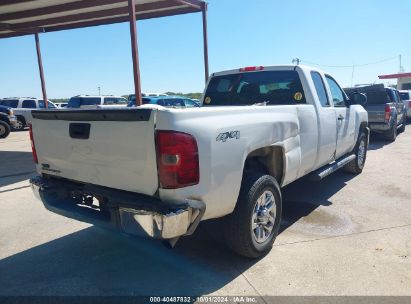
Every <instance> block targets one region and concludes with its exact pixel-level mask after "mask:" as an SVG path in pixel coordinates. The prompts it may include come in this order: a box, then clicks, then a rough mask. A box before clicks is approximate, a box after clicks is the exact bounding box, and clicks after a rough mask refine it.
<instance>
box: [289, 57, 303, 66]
mask: <svg viewBox="0 0 411 304" xmlns="http://www.w3.org/2000/svg"><path fill="white" fill-rule="evenodd" d="M291 62H292V63H296V64H297V65H300V62H301V59H300V58H294V59H293V61H291Z"/></svg>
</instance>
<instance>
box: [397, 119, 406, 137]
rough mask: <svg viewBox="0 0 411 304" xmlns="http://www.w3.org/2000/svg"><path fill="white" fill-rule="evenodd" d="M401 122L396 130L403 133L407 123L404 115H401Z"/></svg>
mask: <svg viewBox="0 0 411 304" xmlns="http://www.w3.org/2000/svg"><path fill="white" fill-rule="evenodd" d="M401 124H402V125H401V128H399V129H398V132H400V133H403V132H404V131H405V125H406V124H407V119H406V118H405V115H404V116H403V119H402V122H401Z"/></svg>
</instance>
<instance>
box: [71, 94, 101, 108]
mask: <svg viewBox="0 0 411 304" xmlns="http://www.w3.org/2000/svg"><path fill="white" fill-rule="evenodd" d="M100 103H101V98H99V97H72V98H70V101H69V103H68V105H67V107H68V108H79V107H81V106H95V105H99V104H100Z"/></svg>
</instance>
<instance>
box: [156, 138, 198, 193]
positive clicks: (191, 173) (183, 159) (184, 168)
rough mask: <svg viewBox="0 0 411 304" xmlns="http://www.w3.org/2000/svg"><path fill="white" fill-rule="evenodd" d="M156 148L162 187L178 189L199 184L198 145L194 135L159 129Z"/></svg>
mask: <svg viewBox="0 0 411 304" xmlns="http://www.w3.org/2000/svg"><path fill="white" fill-rule="evenodd" d="M156 150H157V167H158V177H159V180H160V186H161V188H165V189H177V188H182V187H186V186H191V185H196V184H198V182H199V180H200V169H199V161H198V147H197V142H196V140H195V138H194V137H193V136H191V135H190V134H186V133H182V132H177V131H157V132H156Z"/></svg>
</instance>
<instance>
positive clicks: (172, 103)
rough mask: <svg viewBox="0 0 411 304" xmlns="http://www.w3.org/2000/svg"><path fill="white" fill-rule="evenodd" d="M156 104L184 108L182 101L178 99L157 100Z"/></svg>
mask: <svg viewBox="0 0 411 304" xmlns="http://www.w3.org/2000/svg"><path fill="white" fill-rule="evenodd" d="M157 104H158V105H161V106H164V107H184V101H183V100H182V99H179V98H172V99H171V98H170V99H159V100H158V101H157Z"/></svg>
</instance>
